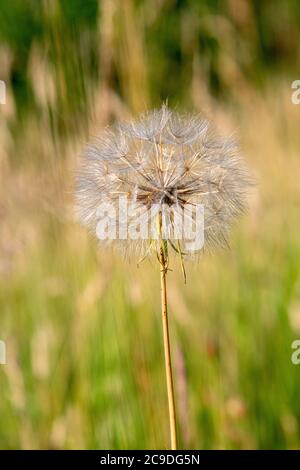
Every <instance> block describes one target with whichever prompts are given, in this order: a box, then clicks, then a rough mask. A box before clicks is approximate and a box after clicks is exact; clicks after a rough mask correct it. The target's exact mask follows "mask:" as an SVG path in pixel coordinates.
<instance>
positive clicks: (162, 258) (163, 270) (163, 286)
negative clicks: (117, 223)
mask: <svg viewBox="0 0 300 470" xmlns="http://www.w3.org/2000/svg"><path fill="white" fill-rule="evenodd" d="M159 227H160V234H161V220H160V221H159ZM159 262H160V290H161V313H162V324H163V338H164V353H165V369H166V380H167V393H168V405H169V421H170V434H171V449H172V450H176V449H177V434H176V411H175V398H174V386H173V374H172V363H171V351H170V335H169V323H168V304H167V279H166V277H167V257H166V250H165V247H164V241H163V240H161V244H160V249H159Z"/></svg>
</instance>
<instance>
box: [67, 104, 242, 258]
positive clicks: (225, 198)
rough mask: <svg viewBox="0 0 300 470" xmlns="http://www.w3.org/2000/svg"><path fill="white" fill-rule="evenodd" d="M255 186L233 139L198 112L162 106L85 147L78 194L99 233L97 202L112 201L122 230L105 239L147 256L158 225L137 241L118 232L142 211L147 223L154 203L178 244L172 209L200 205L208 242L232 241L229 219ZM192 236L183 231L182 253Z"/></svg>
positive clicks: (85, 217)
mask: <svg viewBox="0 0 300 470" xmlns="http://www.w3.org/2000/svg"><path fill="white" fill-rule="evenodd" d="M250 184H251V181H250V178H249V173H248V171H247V169H246V168H245V166H244V164H243V162H242V160H241V158H240V156H239V149H238V147H237V144H236V142H235V140H234V139H232V138H227V139H224V138H221V137H220V136H219V135H218V134H217V132H216V130H215V129H214V127H213V125H212V124H211V123H210V122H209V121H208V120H206V119H203V118H201V117H199V116H198V115H187V114H183V115H181V114H179V113H177V112H174V111H171V110H170V109H169V108H168V107H167V106H165V105H163V106H162V108H160V109H158V110H154V111H151V112H148V113H146V114H143V115H142V116H141V117H140V118H139V119H137V120H133V121H131V122H129V123H119V124H116V125H115V126H113V127H110V128H108V129H106V130H105V131H104V132H103V133H102V134H101V135H100V136H99V137H98V138H97V139H96V140H95V141H94V142H93V143H91V144H90V145H89V146H88V147H87V148H86V150H85V153H84V156H83V161H82V164H81V167H80V170H79V172H78V177H77V184H76V200H77V208H78V211H79V216H80V219H81V221H82V222H83V224H85V225H87V226H88V227H89V228H90V229H91V230H92V231H93V232H94V233H96V230H97V224H98V223H99V212H98V208H99V206H101V205H102V207H103V204H104V205H105V204H107V205H109V206H110V207H111V206H112V207H114V208H115V211H114V212H113V216H111V217H110V218H109V222H108V224H110V226H111V227H110V228H113V229H115V228H116V227H118V230H117V231H116V232H115V233H116V236H115V237H110V238H108V239H107V240H106V242H107V243H114V244H117V245H119V246H121V247H123V248H125V251H126V252H129V253H133V252H135V253H136V254H137V255H138V256H144V255H145V254H147V253H149V252H151V251H152V249H155V250H156V249H157V243H158V242H157V241H154V242H153V240H155V239H156V237H155V234H154V233H153V231H152V232H151V231H148V233H149V236H148V237H144V238H142V237H137V238H136V239H133V237H126V236H125V237H124V236H121V237H120V235H119V232H122V234H123V235H124V233H126V230H127V229H129V230H130V229H131V228H132V225H133V224H135V223H136V220H137V218H138V217H140V219H139V220H140V225H142V224H143V223H145V224H146V223H147V224H148V223H149V220H151V217H152V218H153V216H152V215H151V210H152V209H153V207H159V211H160V213H161V214H162V217H163V220H164V222H165V230H164V233H163V238H164V239H166V240H167V241H168V242H169V243H170V245H171V246H172V247H176V246H178V239H177V238H178V237H176V235H175V232H176V223H175V220H176V217H175V218H174V214H175V216H176V212H178V213H182V211H183V210H184V209H186V208H187V207H190V208H193V207H195V206H197V205H203V207H204V244H205V247H211V246H215V245H224V244H226V243H227V239H228V230H229V228H230V225H231V224H232V222H233V220H234V219H235V218H236V217H237V216H238V215H239V214H240V213H241V212H242V211H243V210H244V208H245V196H246V192H247V190H248V188H249V185H250ZM120 198H126V200H127V201H128V202H129V204H131V210H130V211H129V213H128V212H127V213H126V214H125V212H124V211H122V210H119V206H120ZM141 216H142V217H141ZM155 216H156V215H155ZM143 217H144V218H143ZM193 217H194V216H193V215H192V211H191V218H193ZM146 221H147V222H146ZM142 228H143V227H142ZM151 240H152V241H151ZM188 241H189V240H185V239H184V235H183V238H182V239H181V240H180V242H179V243H180V245H179V246H180V249H179V251H180V253H184V254H188V253H187V252H186V251H185V244H186V243H187V242H188Z"/></svg>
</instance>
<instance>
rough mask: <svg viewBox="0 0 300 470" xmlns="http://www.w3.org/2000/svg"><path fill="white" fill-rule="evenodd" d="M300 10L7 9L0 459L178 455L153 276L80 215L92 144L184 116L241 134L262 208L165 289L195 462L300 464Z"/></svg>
mask: <svg viewBox="0 0 300 470" xmlns="http://www.w3.org/2000/svg"><path fill="white" fill-rule="evenodd" d="M299 25H300V4H299V2H298V1H296V0H294V1H293V0H289V1H286V2H281V1H279V0H274V1H272V2H269V1H267V0H265V1H258V0H252V1H251V0H244V1H238V0H225V1H217V0H212V1H208V0H203V1H197V0H186V1H183V0H181V1H180V0H102V1H98V0H85V1H83V0H52V1H50V0H41V1H40V2H36V1H34V0H26V1H24V0H1V3H0V79H1V80H4V81H5V82H6V85H7V102H6V104H5V105H0V136H1V137H0V139H1V145H0V165H1V167H0V178H1V184H0V219H1V220H0V224H1V225H0V275H1V277H0V312H1V313H0V339H2V340H5V341H6V345H7V364H6V365H5V366H0V387H1V400H0V448H2V449H12V448H22V449H30V448H38V449H49V448H50V449H52V448H58V449H69V448H100V449H105V448H106V449H120V448H123V449H127V448H128V449H134V448H154V449H159V448H164V447H167V445H168V416H167V401H166V392H165V377H164V369H163V350H162V332H161V320H160V304H159V276H158V266H157V263H156V262H155V261H153V262H149V261H145V262H143V263H142V264H141V265H140V267H139V268H137V266H136V260H131V262H124V261H123V260H122V259H120V257H119V256H118V255H116V254H113V253H110V252H108V251H107V250H106V251H102V250H101V248H100V247H98V246H97V244H96V242H95V241H93V240H91V239H90V237H89V236H88V235H87V234H86V233H85V231H84V230H82V229H81V228H80V227H79V226H78V224H77V222H76V220H74V215H73V198H72V181H73V173H74V170H75V169H76V167H77V164H78V156H79V155H80V151H81V149H82V147H83V146H84V144H85V142H86V141H87V139H88V138H89V137H90V136H93V135H95V134H96V133H97V132H99V131H100V129H101V128H103V127H104V126H105V125H107V124H109V123H111V122H113V121H114V120H115V119H123V118H127V117H129V116H130V115H135V114H136V113H138V112H140V111H142V110H144V109H147V108H149V107H153V106H156V105H160V104H161V102H162V101H163V100H168V102H169V104H170V105H171V106H176V107H177V108H178V109H185V110H189V109H191V110H196V111H204V112H205V113H206V114H208V116H210V117H212V118H213V119H214V120H215V121H216V123H217V124H218V126H219V127H220V128H221V129H222V130H224V131H229V132H232V131H233V130H234V131H236V132H237V134H238V135H239V137H240V141H241V146H242V148H243V152H244V154H245V156H246V159H247V162H248V165H249V166H250V168H251V169H252V172H253V173H254V174H255V176H256V179H257V182H258V185H257V190H256V191H254V192H253V194H252V195H251V197H250V201H249V202H250V209H249V214H247V215H246V216H245V217H244V218H243V219H242V220H241V223H240V224H239V225H237V226H236V227H235V229H234V231H233V233H232V237H231V246H232V248H231V250H228V251H219V252H217V253H214V254H211V255H206V256H203V257H202V258H201V259H200V262H199V264H198V265H196V266H193V265H188V266H187V269H188V273H187V274H188V282H187V285H186V286H185V285H184V284H183V281H182V278H181V274H180V268H179V267H178V265H177V261H176V260H173V262H172V267H173V271H172V273H170V275H169V302H170V321H171V328H172V338H173V344H172V346H173V362H174V368H175V375H176V380H175V382H176V394H177V404H178V406H177V407H178V416H179V423H180V446H181V447H182V448H205V449H216V448H227V449H232V448H233V449H245V448H254V449H265V448H269V449H278V448H300V406H299V397H300V366H298V367H297V366H295V365H293V364H292V363H291V360H290V356H291V352H292V349H291V342H292V341H293V340H294V339H297V338H299V337H300V240H299V228H300V221H299V203H300V185H299V171H300V161H299V126H298V122H299V113H300V108H299V107H297V106H295V105H293V104H292V103H291V91H292V90H291V83H292V81H293V80H295V79H299V76H297V72H299V70H297V68H298V69H299V67H298V65H299V58H300V51H299V46H300V37H299Z"/></svg>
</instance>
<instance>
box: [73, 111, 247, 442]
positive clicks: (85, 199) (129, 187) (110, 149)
mask: <svg viewBox="0 0 300 470" xmlns="http://www.w3.org/2000/svg"><path fill="white" fill-rule="evenodd" d="M249 183H250V179H249V176H248V171H247V169H246V168H245V166H244V164H243V162H242V160H241V158H240V156H239V150H238V147H237V145H236V142H235V140H234V139H232V138H221V137H220V136H219V135H218V134H217V133H216V131H215V129H214V127H213V125H212V124H211V123H210V122H209V121H207V120H206V119H202V118H201V117H199V116H197V115H180V114H178V113H177V112H173V111H171V110H170V109H169V108H168V107H167V106H165V105H164V106H162V108H161V109H159V110H154V111H151V112H149V113H146V114H144V115H142V116H141V117H140V118H139V119H138V120H134V121H132V122H129V123H119V124H116V125H115V126H113V127H111V128H108V129H106V130H105V131H104V132H103V133H102V134H101V135H100V136H99V137H98V139H96V140H95V141H94V142H93V143H92V144H91V145H89V146H88V147H87V149H86V151H85V154H84V158H83V161H82V165H81V167H80V170H79V172H78V178H77V186H76V200H77V207H78V211H79V215H80V218H81V221H82V222H83V224H84V225H87V226H88V227H89V228H90V229H91V230H92V232H94V233H96V234H97V236H98V238H99V239H100V240H101V242H103V243H109V244H117V245H118V246H119V247H121V248H122V249H123V250H124V251H125V253H126V254H130V256H133V255H135V256H137V259H143V258H144V257H146V256H148V255H151V254H154V255H156V256H157V258H158V261H159V268H160V280H161V307H162V323H163V342H164V354H165V371H166V380H167V395H168V404H169V421H170V436H171V448H172V449H176V448H177V435H176V414H175V399H174V387H173V377H172V366H171V352H170V338H169V326H168V308H167V283H166V278H167V271H168V264H169V253H170V250H172V251H174V252H175V253H177V254H178V256H179V258H180V262H181V267H182V270H183V273H184V277H185V269H184V259H185V258H187V257H190V258H194V257H196V256H197V254H198V253H199V252H200V250H201V249H202V247H203V242H205V247H212V246H215V245H226V244H227V238H228V230H229V228H230V225H231V224H232V222H233V220H234V219H235V218H236V217H237V216H238V215H239V214H240V213H241V212H242V211H243V209H244V207H245V194H246V191H247V189H248V186H249ZM125 203H126V206H125ZM199 209H200V211H199ZM199 214H200V216H201V217H200V218H199ZM199 220H200V223H199ZM191 234H192V235H191ZM191 241H192V243H191Z"/></svg>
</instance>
